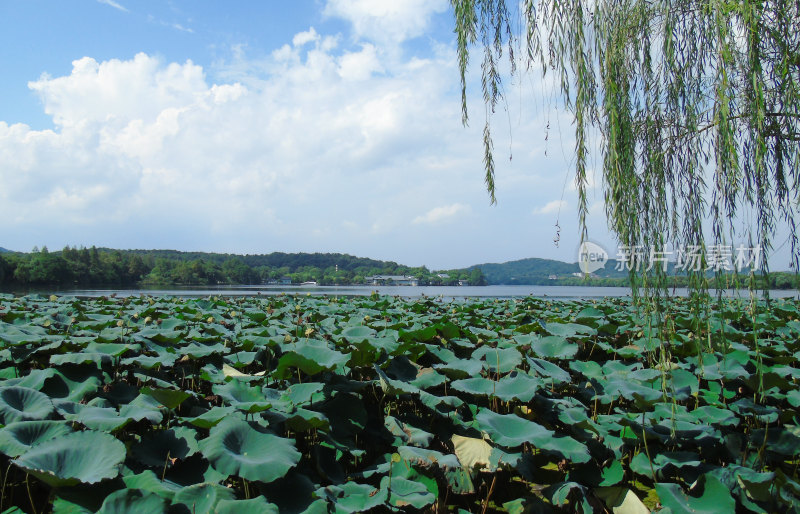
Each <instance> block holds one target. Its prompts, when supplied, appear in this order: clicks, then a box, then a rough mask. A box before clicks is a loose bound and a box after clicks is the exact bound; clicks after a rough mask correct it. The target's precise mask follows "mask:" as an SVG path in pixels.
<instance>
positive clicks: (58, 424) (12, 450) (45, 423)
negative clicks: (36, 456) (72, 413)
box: [0, 420, 72, 457]
mask: <svg viewBox="0 0 800 514" xmlns="http://www.w3.org/2000/svg"><path fill="white" fill-rule="evenodd" d="M70 432H72V428H70V427H69V425H67V423H65V422H64V421H55V420H36V421H17V422H16V423H10V424H8V425H6V426H5V427H3V428H2V429H0V452H3V453H5V454H6V455H8V456H10V457H19V456H20V455H22V454H23V453H25V452H26V451H28V450H30V449H31V448H32V447H34V446H36V445H38V444H41V443H43V442H45V441H49V440H50V439H53V438H56V437H60V436H62V435H66V434H69V433H70Z"/></svg>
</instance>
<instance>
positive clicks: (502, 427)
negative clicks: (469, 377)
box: [475, 409, 591, 463]
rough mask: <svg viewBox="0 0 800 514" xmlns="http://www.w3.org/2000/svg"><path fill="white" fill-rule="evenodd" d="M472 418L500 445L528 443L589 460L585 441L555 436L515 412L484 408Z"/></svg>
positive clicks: (577, 460)
mask: <svg viewBox="0 0 800 514" xmlns="http://www.w3.org/2000/svg"><path fill="white" fill-rule="evenodd" d="M475 419H476V421H477V422H478V424H479V425H480V427H481V429H483V430H485V431H486V433H488V434H489V437H491V438H492V441H494V442H495V443H497V444H499V445H500V446H505V447H506V448H516V447H518V446H520V445H522V444H524V443H530V444H532V445H534V446H535V447H537V448H539V449H542V450H547V451H553V452H556V453H559V454H561V455H563V456H564V457H565V458H567V459H569V460H571V461H573V462H577V463H582V462H588V461H589V459H590V458H591V456H590V455H589V450H588V448H586V446H585V445H584V444H582V443H580V442H578V441H576V440H575V439H573V438H571V437H569V436H562V437H556V436H555V433H554V432H553V431H552V430H548V429H546V428H545V427H543V426H541V425H539V424H537V423H534V422H533V421H528V420H526V419H523V418H521V417H519V416H517V415H515V414H505V415H504V414H497V413H495V412H492V411H491V410H489V409H483V410H481V411H480V412H479V413H478V415H477V416H476V418H475Z"/></svg>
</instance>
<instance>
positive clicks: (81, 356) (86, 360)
mask: <svg viewBox="0 0 800 514" xmlns="http://www.w3.org/2000/svg"><path fill="white" fill-rule="evenodd" d="M113 362H114V358H113V357H112V356H111V355H108V354H107V353H98V352H93V353H89V352H86V353H84V352H81V353H63V354H60V355H53V356H52V357H50V365H51V366H60V365H63V364H94V365H95V366H96V367H98V368H102V367H103V366H110V365H111V364H112V363H113Z"/></svg>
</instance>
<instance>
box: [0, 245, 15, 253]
mask: <svg viewBox="0 0 800 514" xmlns="http://www.w3.org/2000/svg"><path fill="white" fill-rule="evenodd" d="M0 253H16V252H15V251H14V250H8V249H6V248H3V247H2V246H0Z"/></svg>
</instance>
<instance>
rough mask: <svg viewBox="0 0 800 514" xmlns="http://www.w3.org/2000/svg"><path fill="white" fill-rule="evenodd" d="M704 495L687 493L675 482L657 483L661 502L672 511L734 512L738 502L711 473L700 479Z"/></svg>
mask: <svg viewBox="0 0 800 514" xmlns="http://www.w3.org/2000/svg"><path fill="white" fill-rule="evenodd" d="M699 483H700V485H701V486H702V495H700V496H697V495H689V494H686V493H685V492H684V491H683V489H681V486H680V485H678V484H673V483H657V484H656V485H655V486H656V492H657V493H658V498H659V499H660V500H661V504H662V505H664V507H667V508H669V509H671V510H672V512H698V513H704V512H708V513H709V514H710V513H717V512H733V511H734V510H735V508H736V502H735V501H734V499H733V497H732V496H731V495H730V491H729V490H728V488H727V487H725V486H724V485H723V484H722V482H720V481H719V480H718V479H717V478H715V477H713V476H711V475H708V474H706V475H704V476H703V477H702V479H701V480H700V481H699ZM698 488H699V487H698Z"/></svg>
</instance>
